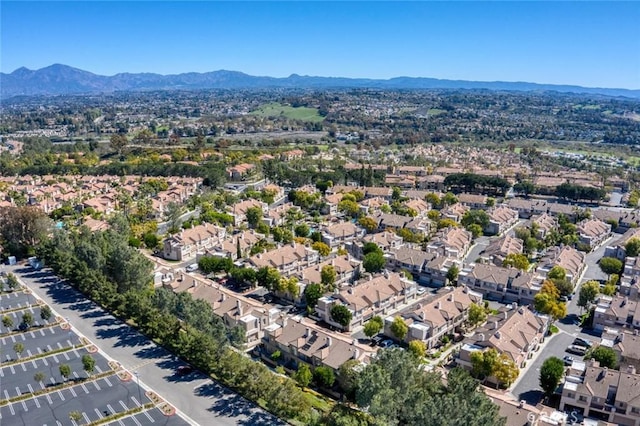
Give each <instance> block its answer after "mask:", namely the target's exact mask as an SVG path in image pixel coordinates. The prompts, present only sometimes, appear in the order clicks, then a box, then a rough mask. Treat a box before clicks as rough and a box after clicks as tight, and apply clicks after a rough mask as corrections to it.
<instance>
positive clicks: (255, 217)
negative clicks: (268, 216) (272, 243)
mask: <svg viewBox="0 0 640 426" xmlns="http://www.w3.org/2000/svg"><path fill="white" fill-rule="evenodd" d="M246 216H247V222H248V223H249V226H251V227H252V228H255V227H256V226H258V223H260V221H261V220H262V209H261V208H260V207H257V206H254V207H249V208H248V209H247V212H246Z"/></svg>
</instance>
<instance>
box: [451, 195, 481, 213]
mask: <svg viewBox="0 0 640 426" xmlns="http://www.w3.org/2000/svg"><path fill="white" fill-rule="evenodd" d="M457 198H458V202H459V203H460V204H463V205H465V206H467V207H469V208H470V209H473V210H483V209H486V208H487V197H486V196H484V195H477V194H468V193H462V194H458V195H457Z"/></svg>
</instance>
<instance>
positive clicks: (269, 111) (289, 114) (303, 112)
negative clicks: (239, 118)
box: [250, 102, 324, 123]
mask: <svg viewBox="0 0 640 426" xmlns="http://www.w3.org/2000/svg"><path fill="white" fill-rule="evenodd" d="M250 114H251V115H257V116H259V117H286V118H290V119H292V120H302V121H309V122H312V123H319V122H321V121H322V120H324V117H322V116H321V115H320V114H319V113H318V109H317V108H307V107H296V108H294V107H290V106H286V105H281V104H279V103H277V102H275V103H270V104H265V105H262V106H261V107H260V108H258V109H257V110H255V111H251V112H250Z"/></svg>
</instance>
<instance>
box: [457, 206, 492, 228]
mask: <svg viewBox="0 0 640 426" xmlns="http://www.w3.org/2000/svg"><path fill="white" fill-rule="evenodd" d="M489 222H490V218H489V215H488V214H487V212H485V211H484V210H468V211H467V212H466V213H465V214H464V216H463V217H462V220H461V221H460V223H461V224H462V225H463V226H464V227H466V228H467V229H469V228H468V227H469V225H473V224H475V225H479V226H480V228H481V229H485V228H486V227H487V226H489Z"/></svg>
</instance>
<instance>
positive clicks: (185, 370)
mask: <svg viewBox="0 0 640 426" xmlns="http://www.w3.org/2000/svg"><path fill="white" fill-rule="evenodd" d="M177 372H178V376H186V375H187V374H191V373H193V367H192V366H190V365H181V366H180V367H178V371H177Z"/></svg>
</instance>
